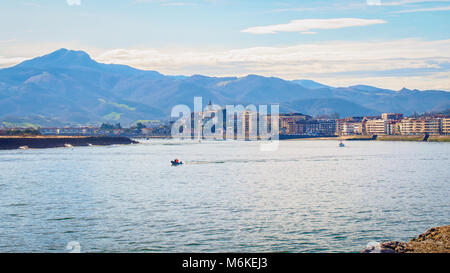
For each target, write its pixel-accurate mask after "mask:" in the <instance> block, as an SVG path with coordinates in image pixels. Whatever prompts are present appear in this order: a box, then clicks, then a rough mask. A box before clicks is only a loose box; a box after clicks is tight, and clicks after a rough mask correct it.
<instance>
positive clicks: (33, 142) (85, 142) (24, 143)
mask: <svg viewBox="0 0 450 273" xmlns="http://www.w3.org/2000/svg"><path fill="white" fill-rule="evenodd" d="M133 143H136V141H133V140H131V139H129V138H127V137H70V136H68V137H51V136H49V137H0V150H12V149H19V148H20V147H27V148H30V149H42V148H57V147H67V146H69V147H70V146H73V147H77V146H90V145H100V146H107V145H115V144H133Z"/></svg>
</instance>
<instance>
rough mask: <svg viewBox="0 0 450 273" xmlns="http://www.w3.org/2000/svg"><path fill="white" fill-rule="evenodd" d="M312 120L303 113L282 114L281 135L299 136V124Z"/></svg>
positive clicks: (280, 118) (280, 117)
mask: <svg viewBox="0 0 450 273" xmlns="http://www.w3.org/2000/svg"><path fill="white" fill-rule="evenodd" d="M310 119H312V117H311V116H308V115H304V114H301V113H289V114H280V116H279V120H280V127H279V128H280V133H282V134H286V135H298V134H300V133H299V126H298V122H302V121H306V120H310Z"/></svg>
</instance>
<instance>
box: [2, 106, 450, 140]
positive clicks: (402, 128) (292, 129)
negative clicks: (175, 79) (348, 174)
mask: <svg viewBox="0 0 450 273" xmlns="http://www.w3.org/2000/svg"><path fill="white" fill-rule="evenodd" d="M252 114H253V113H248V112H247V113H244V115H243V118H242V120H241V121H240V122H237V125H235V126H234V130H235V131H236V129H237V128H236V127H237V126H242V128H241V129H242V131H243V132H244V133H245V134H248V131H249V130H254V128H255V127H258V125H257V124H254V123H255V119H253V118H251V115H252ZM210 118H211V116H209V117H205V115H202V120H203V121H205V120H208V119H210ZM238 119H239V118H238ZM256 123H257V122H256ZM171 126H172V123H170V122H167V123H165V124H158V125H157V126H152V125H142V124H141V125H140V126H138V127H136V126H134V127H132V128H114V129H101V128H96V127H70V128H69V127H66V128H39V129H38V130H39V132H40V134H42V135H80V136H83V135H86V136H89V135H91V136H92V135H128V136H169V135H170V133H171ZM270 127H271V125H270V119H268V128H269V130H271V128H270ZM223 130H224V131H226V130H227V128H225V127H224V128H223ZM228 130H230V128H229V129H228ZM231 130H232V128H231ZM0 133H1V132H0ZM279 134H280V135H285V136H317V137H320V136H358V135H369V136H370V135H403V136H411V135H450V116H446V115H434V116H423V117H404V116H403V114H400V113H383V114H381V115H380V116H363V117H346V118H342V119H330V118H313V117H311V116H309V115H305V114H301V113H288V114H280V115H279Z"/></svg>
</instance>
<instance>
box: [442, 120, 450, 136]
mask: <svg viewBox="0 0 450 273" xmlns="http://www.w3.org/2000/svg"><path fill="white" fill-rule="evenodd" d="M441 133H442V134H443V135H450V118H443V119H441Z"/></svg>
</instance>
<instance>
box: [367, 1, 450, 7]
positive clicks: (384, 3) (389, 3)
mask: <svg viewBox="0 0 450 273" xmlns="http://www.w3.org/2000/svg"><path fill="white" fill-rule="evenodd" d="M368 1H370V0H368ZM379 2H380V4H379V5H382V6H403V5H409V4H426V3H433V2H450V0H402V1H386V0H381V1H379Z"/></svg>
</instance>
